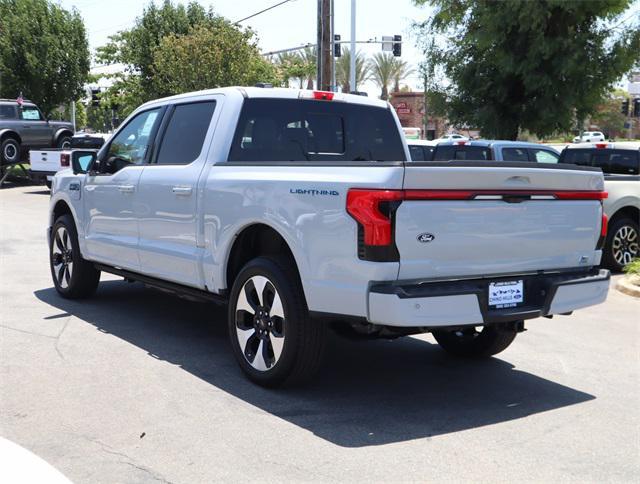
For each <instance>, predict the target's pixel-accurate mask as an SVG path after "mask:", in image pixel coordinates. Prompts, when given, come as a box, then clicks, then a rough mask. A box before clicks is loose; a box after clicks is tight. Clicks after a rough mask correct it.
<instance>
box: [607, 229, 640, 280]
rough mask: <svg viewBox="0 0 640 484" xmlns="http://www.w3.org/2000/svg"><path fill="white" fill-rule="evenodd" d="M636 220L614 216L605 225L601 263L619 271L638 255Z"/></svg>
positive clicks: (639, 242)
mask: <svg viewBox="0 0 640 484" xmlns="http://www.w3.org/2000/svg"><path fill="white" fill-rule="evenodd" d="M639 244H640V229H639V228H638V222H637V221H635V220H633V219H631V218H628V217H615V218H614V219H613V222H612V223H610V224H609V227H607V240H606V242H605V244H604V253H603V254H602V265H604V266H605V267H607V268H608V269H611V270H612V271H617V272H620V271H622V269H623V268H624V266H626V265H627V264H628V263H629V262H631V261H632V260H633V259H634V258H635V257H640V246H639Z"/></svg>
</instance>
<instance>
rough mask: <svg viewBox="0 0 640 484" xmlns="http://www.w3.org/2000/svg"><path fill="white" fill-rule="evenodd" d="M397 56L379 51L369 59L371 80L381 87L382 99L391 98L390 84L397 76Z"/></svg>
mask: <svg viewBox="0 0 640 484" xmlns="http://www.w3.org/2000/svg"><path fill="white" fill-rule="evenodd" d="M395 70H396V63H395V57H394V56H393V54H391V53H389V52H377V53H375V54H373V57H372V58H371V59H370V60H369V72H370V73H371V80H372V81H373V82H374V83H375V84H376V85H377V86H378V87H379V88H380V99H384V100H385V101H386V100H387V99H389V84H391V82H392V81H393V78H394V76H395Z"/></svg>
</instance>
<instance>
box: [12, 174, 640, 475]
mask: <svg viewBox="0 0 640 484" xmlns="http://www.w3.org/2000/svg"><path fill="white" fill-rule="evenodd" d="M48 201H49V193H48V191H47V190H46V189H44V187H34V186H30V187H13V188H5V189H2V190H0V215H1V216H0V325H1V327H0V435H1V436H2V437H5V438H7V439H9V440H10V441H12V442H14V443H16V444H18V445H20V446H22V447H24V448H26V449H28V450H30V451H31V452H33V453H35V454H36V455H38V456H40V457H41V458H43V459H44V460H46V461H47V462H49V463H50V464H51V465H53V466H54V467H55V468H56V469H58V470H59V471H60V472H62V473H63V474H64V475H66V476H67V477H68V478H69V479H71V480H72V481H74V482H76V483H100V482H105V483H112V482H123V483H124V482H126V483H130V482H132V483H136V482H172V483H205V482H213V481H227V482H239V481H261V482H285V481H324V482H326V481H340V482H364V481H368V482H371V481H373V482H382V481H384V482H398V481H432V482H433V481H449V482H470V481H473V482H519V481H535V482H558V481H571V482H580V483H583V482H638V476H640V418H639V416H640V360H639V355H640V352H639V349H640V332H639V326H640V299H635V298H632V297H630V296H627V295H624V294H621V293H619V292H617V291H616V290H615V289H613V288H612V289H611V291H610V294H609V299H608V301H607V302H606V303H605V304H602V305H599V306H596V307H593V308H588V309H585V310H581V311H578V312H576V313H574V314H573V315H572V316H562V317H555V318H554V319H538V320H533V321H531V322H528V323H527V328H528V331H527V332H525V333H523V334H520V335H518V337H517V338H516V341H515V342H514V343H513V344H512V345H511V347H510V348H508V349H507V350H506V351H505V352H503V353H501V354H500V355H498V356H497V357H495V358H492V359H489V360H485V361H480V362H473V361H472V362H468V361H459V360H456V359H453V358H451V357H448V356H447V355H446V354H444V353H443V352H442V351H441V350H440V349H439V347H438V346H437V345H436V344H435V342H434V340H433V339H432V338H431V336H428V335H427V336H421V337H411V338H401V339H398V340H394V341H350V340H346V339H342V338H339V337H337V336H333V337H331V338H330V341H329V344H328V348H327V353H326V358H325V363H324V366H323V368H322V370H321V371H320V373H319V374H318V376H317V377H316V378H315V380H313V381H312V382H311V383H310V384H309V385H307V386H305V387H303V388H298V389H291V390H265V389H262V388H259V387H256V386H255V385H253V384H251V383H250V382H248V381H247V380H246V379H245V378H244V377H243V375H242V374H241V372H240V370H239V368H238V367H237V365H236V363H235V361H234V360H233V356H232V354H231V351H230V348H229V345H228V342H227V335H226V329H225V327H226V324H225V321H226V315H225V311H224V308H220V307H217V306H214V305H208V304H203V303H195V302H189V301H185V300H182V299H178V298H175V297H173V296H170V295H166V294H163V293H161V292H158V291H155V290H152V289H147V288H145V287H144V286H142V285H141V284H137V283H136V284H130V283H126V282H124V281H123V280H122V279H118V278H116V277H112V276H105V275H103V278H102V283H101V285H100V288H99V289H98V292H97V294H96V296H95V297H94V298H92V299H89V300H85V301H68V300H64V299H62V298H60V297H59V296H58V295H57V294H56V292H55V290H54V289H53V284H52V282H51V279H50V273H49V267H48V256H47V244H46V239H45V227H46V222H47V207H48ZM616 277H620V276H616ZM0 473H1V470H0ZM0 480H2V479H1V477H0Z"/></svg>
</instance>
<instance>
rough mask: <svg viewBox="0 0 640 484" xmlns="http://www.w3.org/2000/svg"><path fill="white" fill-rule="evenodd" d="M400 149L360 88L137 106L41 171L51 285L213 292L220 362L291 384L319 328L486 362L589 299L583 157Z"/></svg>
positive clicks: (598, 286)
mask: <svg viewBox="0 0 640 484" xmlns="http://www.w3.org/2000/svg"><path fill="white" fill-rule="evenodd" d="M407 160H409V150H408V147H407V145H406V142H405V141H404V140H403V136H402V131H401V127H400V124H399V122H398V119H397V117H396V115H395V113H394V110H393V109H391V108H390V105H389V104H388V103H386V102H382V101H378V100H373V99H368V98H366V97H361V96H353V95H349V94H342V93H330V92H320V91H304V90H302V91H299V90H293V89H273V88H240V87H233V88H223V89H214V90H210V91H202V92H196V93H189V94H184V95H180V96H175V97H170V98H166V99H160V100H157V101H152V102H149V103H146V104H144V105H143V106H141V107H140V108H138V109H137V110H136V111H135V112H134V113H132V114H131V116H130V117H129V118H128V119H127V120H126V121H125V122H124V123H123V124H122V126H121V127H120V128H119V130H118V131H117V132H116V133H115V134H114V135H113V136H112V137H111V139H110V140H109V141H108V142H107V143H106V144H105V145H104V146H103V147H102V148H101V150H100V151H99V152H98V154H97V155H96V154H95V153H93V152H83V151H81V150H78V151H75V152H74V153H73V156H72V160H71V162H72V165H73V170H64V171H61V172H59V173H58V174H57V175H56V176H55V177H54V183H53V188H52V197H51V205H50V217H49V220H50V222H49V233H50V238H49V240H50V266H51V275H52V278H53V282H54V284H55V288H56V289H57V291H58V292H59V294H60V295H61V296H63V297H66V298H81V297H86V296H89V295H91V294H93V293H94V292H95V291H96V288H97V287H98V283H99V280H100V272H101V271H104V272H109V273H113V274H117V275H120V276H122V277H124V278H127V279H131V280H137V281H141V282H143V283H145V284H147V285H150V286H155V287H159V288H162V289H164V290H170V291H173V292H175V293H177V294H180V295H184V296H188V297H196V298H202V299H206V300H214V301H220V302H228V308H229V313H228V326H229V337H230V342H231V345H232V348H233V351H234V354H235V356H236V359H237V361H238V363H239V365H240V367H241V368H242V370H243V371H244V372H245V373H246V375H247V376H248V377H249V378H250V379H251V380H253V381H254V382H257V383H259V384H261V385H267V386H275V385H280V384H292V383H295V382H299V381H301V380H304V379H306V378H308V377H309V376H310V375H311V374H312V373H313V372H314V370H315V369H316V368H317V367H318V365H319V362H320V358H321V355H322V349H323V341H324V335H325V332H326V331H327V328H328V327H329V326H335V325H344V327H348V328H349V329H350V330H352V331H354V332H357V333H359V334H362V335H366V336H367V337H371V336H375V335H378V336H380V337H387V338H388V337H397V336H404V335H408V334H416V333H424V332H431V333H433V335H434V336H435V338H436V340H437V341H438V343H439V344H440V345H441V346H442V348H444V349H445V350H446V351H448V352H450V353H452V354H454V355H458V356H463V357H487V356H490V355H494V354H496V353H498V352H500V351H502V350H504V349H505V348H506V347H507V346H509V344H510V343H511V342H512V341H513V340H514V338H515V336H516V334H517V333H518V332H520V331H522V330H523V329H524V320H527V319H531V318H537V317H540V316H547V317H551V316H553V315H557V314H568V313H570V312H572V311H573V310H575V309H579V308H583V307H586V306H590V305H593V304H598V303H601V302H603V301H604V300H605V298H606V296H607V292H608V289H609V272H608V271H606V270H599V269H597V265H598V264H599V263H600V257H601V254H602V253H601V245H602V242H603V240H604V232H603V230H604V228H605V227H606V225H605V226H603V211H602V200H603V199H604V198H605V197H606V193H605V192H604V191H603V177H602V173H601V172H600V171H599V170H598V169H597V168H588V167H577V166H574V165H568V164H565V165H556V164H554V165H548V164H536V163H509V162H491V161H489V162H487V161H483V162H473V161H451V162H448V161H444V162H425V163H421V162H410V163H407V162H406V161H407ZM329 323H331V324H329Z"/></svg>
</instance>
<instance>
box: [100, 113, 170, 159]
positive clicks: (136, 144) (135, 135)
mask: <svg viewBox="0 0 640 484" xmlns="http://www.w3.org/2000/svg"><path fill="white" fill-rule="evenodd" d="M159 117H160V108H157V109H151V110H149V111H145V112H143V113H140V114H138V115H137V116H136V117H135V118H133V119H132V120H131V121H129V123H127V125H126V126H125V127H124V128H123V129H122V130H121V131H120V132H119V133H118V134H117V135H116V136H115V138H113V141H112V142H111V144H110V145H109V152H108V153H107V160H109V159H112V158H114V159H115V161H116V162H117V163H118V168H117V169H120V168H123V167H124V166H126V165H128V164H129V165H130V164H134V165H139V164H141V163H143V162H144V160H145V156H146V154H147V150H148V149H149V144H150V143H151V136H152V134H153V133H154V131H155V129H156V127H157V125H158V120H159Z"/></svg>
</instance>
